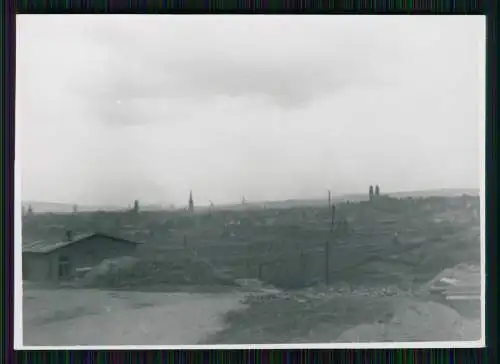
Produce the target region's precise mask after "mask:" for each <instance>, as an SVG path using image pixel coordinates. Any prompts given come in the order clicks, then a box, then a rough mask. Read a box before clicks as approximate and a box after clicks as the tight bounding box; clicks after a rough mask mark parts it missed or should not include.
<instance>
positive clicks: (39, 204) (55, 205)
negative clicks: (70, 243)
mask: <svg viewBox="0 0 500 364" xmlns="http://www.w3.org/2000/svg"><path fill="white" fill-rule="evenodd" d="M22 204H23V206H24V207H25V208H26V209H27V208H28V206H30V205H31V207H32V208H33V212H35V213H46V212H53V213H71V212H73V204H68V203H60V202H44V201H23V203H22ZM77 206H78V211H82V212H83V211H98V210H101V211H119V210H123V209H125V207H123V206H106V205H102V206H99V205H77Z"/></svg>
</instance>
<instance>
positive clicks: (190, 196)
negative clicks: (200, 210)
mask: <svg viewBox="0 0 500 364" xmlns="http://www.w3.org/2000/svg"><path fill="white" fill-rule="evenodd" d="M188 209H189V211H191V212H192V211H194V202H193V191H189V207H188Z"/></svg>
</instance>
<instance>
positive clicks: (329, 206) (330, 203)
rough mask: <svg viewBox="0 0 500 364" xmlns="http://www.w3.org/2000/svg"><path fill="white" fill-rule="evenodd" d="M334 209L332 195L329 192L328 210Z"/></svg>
mask: <svg viewBox="0 0 500 364" xmlns="http://www.w3.org/2000/svg"><path fill="white" fill-rule="evenodd" d="M331 207H332V193H331V191H330V190H328V208H331Z"/></svg>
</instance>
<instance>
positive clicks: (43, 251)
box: [22, 231, 139, 281]
mask: <svg viewBox="0 0 500 364" xmlns="http://www.w3.org/2000/svg"><path fill="white" fill-rule="evenodd" d="M138 244H139V243H137V242H133V241H130V240H127V239H122V238H117V237H113V236H110V235H105V234H99V233H90V234H82V235H76V236H74V235H73V233H72V232H71V231H67V232H66V236H65V237H64V239H62V240H61V241H40V240H39V241H34V242H31V243H26V244H23V268H22V270H23V280H32V281H67V280H71V279H73V278H74V277H75V276H77V274H78V272H79V271H84V270H85V269H88V267H92V266H95V265H97V264H99V263H101V262H102V261H103V260H104V259H109V258H114V257H120V256H128V255H132V254H133V253H134V251H135V249H136V247H137V245H138Z"/></svg>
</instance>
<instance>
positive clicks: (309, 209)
mask: <svg viewBox="0 0 500 364" xmlns="http://www.w3.org/2000/svg"><path fill="white" fill-rule="evenodd" d="M16 22H17V24H16V28H17V29H16V95H15V98H16V100H15V103H16V106H15V107H16V109H15V118H16V147H15V148H16V161H15V164H16V192H15V193H16V203H15V205H16V206H15V209H16V219H17V220H16V221H17V222H16V236H15V281H16V283H15V285H16V290H15V309H16V313H15V324H14V327H15V330H16V331H15V342H16V346H17V347H19V348H27V349H30V348H53V349H67V348H74V347H79V348H82V347H88V348H163V347H165V348H174V347H179V348H181V347H200V348H201V347H206V348H209V347H213V348H224V347H234V348H236V347H241V348H245V347H248V346H250V345H252V347H254V348H255V347H262V348H270V347H279V348H286V347H304V348H307V347H309V348H313V347H317V348H319V347H324V348H357V347H373V348H378V347H380V348H384V347H407V348H411V347H482V346H484V344H485V343H484V322H485V317H484V275H485V274H484V252H485V246H484V245H485V241H484V214H485V213H484V178H485V172H484V159H485V152H484V138H485V90H484V89H485V52H486V41H485V34H486V33H485V17H484V16H458V15H457V16H403V15H400V16H396V15H394V16H382V15H378V16H375V15H373V16H354V15H351V16H348V15H330V16H326V15H323V16H320V15H310V16H306V15H295V16H290V15H289V16H287V15H280V16H277V15H18V16H17V17H16Z"/></svg>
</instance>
